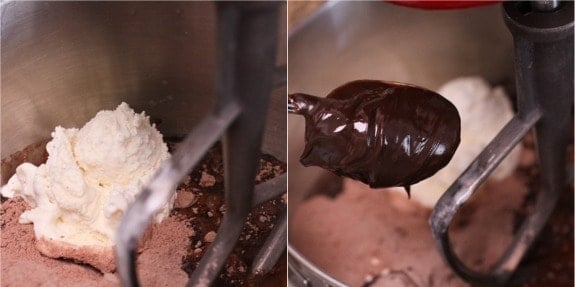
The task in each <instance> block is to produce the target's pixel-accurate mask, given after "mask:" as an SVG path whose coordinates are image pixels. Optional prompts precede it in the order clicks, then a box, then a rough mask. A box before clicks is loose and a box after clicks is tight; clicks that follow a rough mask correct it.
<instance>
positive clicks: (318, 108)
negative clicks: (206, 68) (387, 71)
mask: <svg viewBox="0 0 575 287" xmlns="http://www.w3.org/2000/svg"><path fill="white" fill-rule="evenodd" d="M289 101H290V104H291V105H292V106H293V108H294V112H295V113H297V114H301V115H303V116H304V117H305V121H306V125H305V149H304V152H303V154H302V155H301V163H302V164H303V165H304V166H319V167H322V168H325V169H327V170H330V171H332V172H334V173H336V174H337V175H339V176H345V177H350V178H353V179H356V180H360V181H362V182H364V183H367V184H369V186H370V187H372V188H380V187H391V186H403V187H405V188H406V190H407V191H408V192H409V186H410V185H412V184H415V183H417V182H419V181H421V180H423V179H425V178H427V177H429V176H431V175H433V174H435V173H436V172H437V171H438V170H440V169H441V168H443V167H444V166H445V165H447V163H448V162H449V161H450V160H451V158H452V157H453V154H454V153H455V150H456V149H457V146H458V145H459V140H460V130H461V127H460V118H459V113H458V112H457V109H456V108H455V106H454V105H453V104H451V103H450V102H449V101H448V100H447V99H445V98H443V97H442V96H440V95H439V94H437V93H435V92H432V91H429V90H427V89H424V88H419V87H415V86H411V85H405V84H399V83H391V82H382V81H374V80H359V81H353V82H350V83H347V84H345V85H343V86H341V87H339V88H337V89H335V90H333V91H332V92H331V93H329V95H327V97H325V98H319V97H315V96H311V95H306V94H292V95H289Z"/></svg>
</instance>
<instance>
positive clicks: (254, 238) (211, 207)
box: [173, 144, 287, 286]
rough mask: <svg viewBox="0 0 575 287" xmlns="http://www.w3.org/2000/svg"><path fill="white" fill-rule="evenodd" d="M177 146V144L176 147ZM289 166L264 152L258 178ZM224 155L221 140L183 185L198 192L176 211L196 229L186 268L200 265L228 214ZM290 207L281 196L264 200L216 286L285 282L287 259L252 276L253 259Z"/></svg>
mask: <svg viewBox="0 0 575 287" xmlns="http://www.w3.org/2000/svg"><path fill="white" fill-rule="evenodd" d="M175 148H177V146H176V147H175ZM285 170H286V165H285V163H282V162H280V161H278V160H277V159H275V158H273V157H272V156H269V155H262V157H261V159H260V167H259V172H258V174H257V175H256V178H255V182H256V183H260V182H263V181H266V180H269V179H271V178H274V177H276V176H278V175H280V174H282V173H284V172H285ZM223 173H224V171H223V158H222V154H221V146H220V145H219V144H217V145H215V146H214V147H213V148H211V149H210V150H209V151H208V153H207V155H206V156H205V157H204V158H203V159H202V161H201V162H200V163H199V164H198V167H197V168H196V169H194V170H193V171H192V172H191V173H190V179H189V180H187V181H184V183H183V184H182V185H180V187H179V189H180V190H181V192H187V193H191V194H193V195H194V204H193V205H191V206H189V207H187V208H176V209H174V211H173V214H175V215H176V216H178V218H184V219H185V222H186V224H187V225H188V226H194V229H195V231H196V233H195V234H194V235H193V236H191V237H190V242H191V245H190V248H189V249H188V252H187V255H186V256H185V257H184V263H183V268H184V270H186V272H187V273H188V274H191V273H192V272H193V270H194V269H195V268H196V267H197V264H198V262H199V260H200V259H201V257H202V256H203V255H204V254H205V252H206V251H207V247H209V245H210V244H211V242H213V240H214V239H215V236H216V234H217V231H218V227H219V225H220V223H221V220H222V217H223V215H224V214H225V211H226V206H225V204H224V177H223ZM285 207H286V202H285V199H283V198H282V197H278V198H276V199H273V200H271V201H269V202H266V203H264V204H261V205H260V206H258V207H257V208H255V209H254V210H252V212H251V213H250V214H249V216H248V220H247V222H246V224H245V226H244V230H243V231H242V233H241V234H240V238H239V241H238V243H237V244H236V246H235V248H234V249H233V251H232V254H231V255H230V257H229V258H228V260H227V262H226V264H225V266H224V268H223V271H222V272H221V273H220V275H219V276H218V278H217V281H216V282H215V283H214V286H285V284H286V276H285V274H286V271H287V266H286V260H285V257H283V258H282V259H280V261H279V262H278V264H277V266H276V268H275V269H274V270H272V272H271V274H270V275H268V276H266V277H264V278H259V277H258V278H251V277H250V275H249V270H250V266H251V263H252V261H253V259H254V257H255V255H256V253H257V251H258V250H259V249H260V247H261V246H262V245H263V243H264V242H265V240H266V238H267V236H268V235H269V233H270V232H271V230H272V228H273V226H274V222H275V221H276V219H277V217H278V215H279V214H280V212H282V210H283V209H285Z"/></svg>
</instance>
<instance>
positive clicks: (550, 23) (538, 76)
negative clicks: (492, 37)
mask: <svg viewBox="0 0 575 287" xmlns="http://www.w3.org/2000/svg"><path fill="white" fill-rule="evenodd" d="M539 2H545V3H534V2H530V1H529V2H523V1H518V2H505V3H504V4H503V8H504V11H505V15H504V16H505V21H506V24H507V26H508V28H509V30H510V31H511V33H512V34H513V37H514V43H515V70H516V86H517V96H518V114H517V116H515V118H513V119H512V120H511V121H510V122H509V123H508V124H507V125H506V126H505V127H504V128H503V130H502V131H501V132H500V133H499V134H498V135H497V136H496V137H495V138H494V139H493V141H492V142H491V143H490V144H489V145H488V146H487V147H486V148H485V150H483V152H482V153H481V154H479V156H478V157H477V158H476V159H475V160H474V161H473V162H472V163H471V164H470V166H469V167H468V168H467V170H465V171H464V172H463V174H462V175H461V176H460V177H459V178H458V179H457V180H456V181H455V182H454V183H453V184H452V185H451V187H449V189H448V190H447V191H446V192H445V194H444V195H443V196H442V197H441V199H440V200H439V202H438V203H437V205H436V206H435V208H434V210H433V212H432V214H431V217H430V219H429V223H430V225H431V229H432V232H433V236H434V238H435V241H436V242H437V245H438V247H439V250H440V252H441V254H442V255H443V257H444V258H445V259H446V261H447V262H448V263H449V265H451V267H452V268H453V269H454V271H455V272H456V273H457V274H458V275H459V276H461V277H462V278H463V279H465V280H467V281H469V282H471V283H474V284H483V285H489V286H493V285H503V284H505V283H506V282H507V281H508V280H509V279H510V277H511V275H512V274H513V272H514V271H515V269H516V268H517V266H518V265H519V263H520V261H521V259H522V257H523V256H524V255H525V253H526V252H527V250H528V249H529V247H530V246H531V244H532V243H533V241H534V240H535V239H536V237H537V235H538V234H539V232H540V231H541V229H542V228H543V226H544V225H545V223H546V222H547V220H548V218H549V216H550V214H551V212H552V211H553V209H554V207H555V204H556V202H557V199H558V198H559V195H560V192H561V190H562V188H563V185H564V184H565V183H566V169H565V164H566V162H565V158H566V152H567V151H566V150H567V145H568V143H569V138H568V134H569V133H568V132H567V131H568V130H569V128H570V125H571V121H572V120H571V110H572V108H573V2H560V3H559V2H558V1H539ZM547 2H554V3H547ZM555 2H556V3H555ZM539 4H541V5H539ZM551 12H552V13H551ZM532 127H535V132H536V133H535V134H536V143H537V152H538V158H539V163H540V166H541V182H542V188H541V191H540V193H539V195H538V198H537V202H536V204H535V210H534V211H533V212H532V213H531V214H530V215H529V216H528V217H527V218H526V219H525V221H524V222H523V224H522V226H521V227H520V228H519V230H518V231H517V234H516V235H515V238H514V239H513V241H512V243H511V244H510V246H509V247H508V248H507V250H506V251H505V252H504V253H503V255H502V257H501V258H500V259H499V260H498V261H497V262H496V263H495V265H494V266H493V267H492V269H491V270H490V272H488V273H480V272H477V271H474V270H472V269H470V268H469V267H467V266H466V265H465V264H464V263H463V262H461V260H460V259H459V258H458V257H457V255H456V254H455V253H454V251H453V249H452V248H451V245H450V240H449V235H448V229H449V225H450V224H451V222H452V220H453V217H454V216H455V214H456V213H457V211H458V210H459V208H460V207H461V206H462V205H463V204H464V203H465V202H466V201H467V200H468V199H469V198H470V197H471V195H472V194H473V193H474V192H475V190H476V189H477V187H478V186H479V185H480V184H481V183H482V182H483V181H484V180H485V178H486V177H487V176H488V175H489V174H490V173H491V172H492V171H493V170H494V169H495V167H497V165H498V164H499V163H500V162H501V160H502V159H503V158H504V157H505V155H506V154H508V153H509V152H510V151H511V149H512V148H513V147H514V146H515V145H517V144H518V143H519V142H520V140H521V138H522V137H523V136H524V135H525V134H526V133H527V132H528V131H529V130H530V128H532Z"/></svg>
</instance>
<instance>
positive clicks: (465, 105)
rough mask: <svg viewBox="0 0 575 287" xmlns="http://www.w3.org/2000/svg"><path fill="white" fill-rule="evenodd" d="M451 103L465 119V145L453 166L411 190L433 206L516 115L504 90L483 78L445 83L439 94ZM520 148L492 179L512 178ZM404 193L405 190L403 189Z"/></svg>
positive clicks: (467, 78)
mask: <svg viewBox="0 0 575 287" xmlns="http://www.w3.org/2000/svg"><path fill="white" fill-rule="evenodd" d="M437 92H438V93H439V94H440V95H442V96H444V97H445V98H447V99H448V100H449V101H451V102H452V103H453V104H454V105H455V107H457V110H458V111H459V115H460V117H461V143H460V144H459V147H458V148H457V151H456V152H455V155H454V156H453V158H452V160H451V161H450V162H449V164H448V165H447V166H446V167H444V168H443V169H441V170H440V171H439V172H437V173H436V174H435V175H433V176H432V177H430V178H428V179H426V180H424V181H421V182H419V183H417V184H415V185H413V186H412V187H411V188H412V189H411V191H412V192H411V195H412V197H413V198H414V199H415V200H417V201H419V202H421V203H422V204H424V205H426V206H428V207H432V206H434V205H435V203H436V202H437V200H439V197H441V195H442V194H443V193H444V192H445V191H446V190H447V188H449V186H450V185H451V184H452V183H453V182H454V181H455V180H456V179H457V177H458V176H459V175H461V173H463V171H464V170H465V169H466V168H467V167H468V166H469V164H470V163H471V162H472V161H473V160H474V159H475V157H477V156H478V155H479V153H481V151H483V149H484V148H485V147H486V146H487V144H489V142H491V140H492V139H493V138H494V137H495V136H496V135H497V134H498V133H499V131H501V129H503V127H504V126H505V124H507V123H508V122H509V121H510V120H511V119H512V118H513V116H514V113H513V109H512V106H511V103H510V102H509V98H508V97H507V95H506V94H505V90H504V89H503V88H502V87H495V88H492V87H491V85H489V83H487V82H486V81H485V80H484V79H483V78H481V77H462V78H456V79H453V80H451V81H449V82H447V83H446V84H444V85H443V86H442V87H441V88H440V89H439V90H438V91H437ZM519 153H520V147H519V146H517V147H516V148H515V149H513V150H512V151H511V153H510V154H509V155H508V156H507V157H506V158H505V159H504V160H503V162H502V163H501V164H500V165H499V166H498V167H497V169H495V171H494V172H493V173H492V174H491V176H490V178H489V179H491V180H501V179H503V178H504V177H507V176H508V175H510V174H511V173H512V172H513V170H514V169H515V167H516V166H517V164H518V162H519ZM400 190H401V191H402V192H404V191H403V189H400Z"/></svg>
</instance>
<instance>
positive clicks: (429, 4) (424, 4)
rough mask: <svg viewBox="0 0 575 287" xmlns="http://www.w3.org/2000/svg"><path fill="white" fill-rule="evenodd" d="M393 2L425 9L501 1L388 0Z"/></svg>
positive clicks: (442, 8) (470, 6)
mask: <svg viewBox="0 0 575 287" xmlns="http://www.w3.org/2000/svg"><path fill="white" fill-rule="evenodd" d="M389 2H391V3H393V4H397V5H401V6H406V7H412V8H420V9H427V10H446V9H464V8H472V7H480V6H486V5H492V4H496V3H499V2H501V1H495V0H491V1H389Z"/></svg>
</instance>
